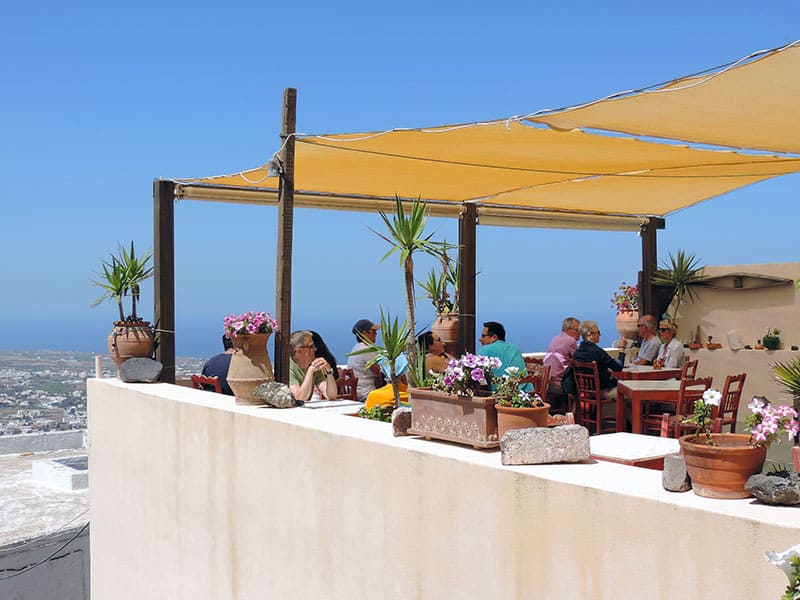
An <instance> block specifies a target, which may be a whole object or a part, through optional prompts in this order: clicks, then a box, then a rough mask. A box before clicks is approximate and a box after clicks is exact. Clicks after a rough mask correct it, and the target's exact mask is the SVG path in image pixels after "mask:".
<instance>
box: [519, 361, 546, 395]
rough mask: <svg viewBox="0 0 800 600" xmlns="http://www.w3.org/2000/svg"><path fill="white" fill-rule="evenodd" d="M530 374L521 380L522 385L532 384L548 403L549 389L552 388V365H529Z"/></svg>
mask: <svg viewBox="0 0 800 600" xmlns="http://www.w3.org/2000/svg"><path fill="white" fill-rule="evenodd" d="M527 367H528V374H527V375H526V376H525V377H523V378H522V379H520V380H519V382H520V383H530V384H531V385H532V386H533V389H534V391H535V392H536V393H537V394H539V396H540V397H541V398H542V400H544V401H545V402H547V388H548V387H549V386H550V365H544V364H529V365H527Z"/></svg>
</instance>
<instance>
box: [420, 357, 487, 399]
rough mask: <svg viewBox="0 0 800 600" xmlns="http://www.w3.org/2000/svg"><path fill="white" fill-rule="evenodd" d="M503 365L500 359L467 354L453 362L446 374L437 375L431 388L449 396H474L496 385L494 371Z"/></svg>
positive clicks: (448, 366) (445, 371)
mask: <svg viewBox="0 0 800 600" xmlns="http://www.w3.org/2000/svg"><path fill="white" fill-rule="evenodd" d="M501 364H502V363H501V362H500V359H499V358H495V357H489V356H478V355H476V354H465V355H464V356H462V357H460V358H454V359H453V360H451V361H450V363H449V364H448V365H447V368H446V369H445V370H444V372H443V373H440V374H438V375H436V377H435V378H434V380H433V383H432V384H431V387H432V388H433V389H434V390H438V391H440V392H447V393H449V394H458V395H459V396H474V395H475V393H476V392H478V391H479V390H480V389H481V388H486V387H488V386H490V385H491V384H492V383H494V381H495V379H496V377H495V374H494V369H499V368H500V365H501Z"/></svg>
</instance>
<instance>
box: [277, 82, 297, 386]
mask: <svg viewBox="0 0 800 600" xmlns="http://www.w3.org/2000/svg"><path fill="white" fill-rule="evenodd" d="M296 126H297V90H296V89H294V88H286V89H285V90H284V91H283V121H282V123H281V144H282V145H283V148H282V150H281V151H280V153H279V154H278V159H279V160H280V163H281V176H280V178H279V179H280V187H279V191H278V251H277V256H276V263H277V264H276V268H275V278H276V282H275V312H276V314H275V318H276V319H277V321H278V327H279V329H278V331H277V333H276V334H275V377H276V379H277V380H278V381H280V382H281V383H287V384H288V383H289V357H290V356H291V349H290V348H289V337H290V334H291V327H292V240H293V228H294V135H292V134H294V133H295V131H296V129H295V128H296Z"/></svg>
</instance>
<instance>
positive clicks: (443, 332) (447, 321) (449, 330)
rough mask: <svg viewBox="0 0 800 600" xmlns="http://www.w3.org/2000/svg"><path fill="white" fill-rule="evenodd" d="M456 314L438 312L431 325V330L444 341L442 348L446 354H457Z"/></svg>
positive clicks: (457, 320)
mask: <svg viewBox="0 0 800 600" xmlns="http://www.w3.org/2000/svg"><path fill="white" fill-rule="evenodd" d="M458 324H459V319H458V315H454V314H449V313H448V314H439V315H436V320H435V321H434V322H433V325H431V331H432V332H433V333H435V334H436V335H438V336H439V337H440V338H441V339H442V342H444V350H445V352H447V353H448V354H452V355H453V356H458V355H459V354H460V352H459V351H458Z"/></svg>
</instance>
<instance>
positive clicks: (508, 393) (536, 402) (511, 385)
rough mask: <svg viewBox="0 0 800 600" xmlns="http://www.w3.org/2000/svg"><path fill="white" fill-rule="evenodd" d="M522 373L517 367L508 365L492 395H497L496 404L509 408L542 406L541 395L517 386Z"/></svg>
mask: <svg viewBox="0 0 800 600" xmlns="http://www.w3.org/2000/svg"><path fill="white" fill-rule="evenodd" d="M522 376H523V374H522V373H521V372H520V369H519V368H518V367H508V368H506V372H505V373H503V375H502V376H501V377H500V379H499V380H498V382H497V386H496V387H495V390H494V393H493V394H492V395H493V396H496V397H497V404H498V406H506V407H511V408H536V407H542V406H544V402H543V401H542V398H541V396H539V394H537V393H536V392H535V391H530V392H526V391H525V390H523V389H520V387H519V380H520V379H522Z"/></svg>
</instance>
